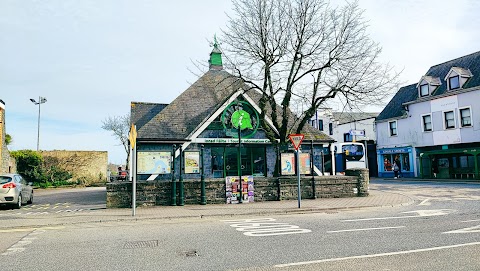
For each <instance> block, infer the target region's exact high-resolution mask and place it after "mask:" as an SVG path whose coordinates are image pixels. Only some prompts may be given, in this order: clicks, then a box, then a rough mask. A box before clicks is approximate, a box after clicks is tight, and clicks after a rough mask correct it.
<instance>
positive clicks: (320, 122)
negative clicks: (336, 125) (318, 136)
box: [318, 120, 323, 131]
mask: <svg viewBox="0 0 480 271" xmlns="http://www.w3.org/2000/svg"><path fill="white" fill-rule="evenodd" d="M318 130H320V131H323V120H318Z"/></svg>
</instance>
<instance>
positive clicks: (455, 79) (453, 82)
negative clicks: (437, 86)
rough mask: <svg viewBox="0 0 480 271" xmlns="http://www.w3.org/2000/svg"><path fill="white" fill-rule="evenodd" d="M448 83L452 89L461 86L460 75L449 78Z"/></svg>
mask: <svg viewBox="0 0 480 271" xmlns="http://www.w3.org/2000/svg"><path fill="white" fill-rule="evenodd" d="M448 84H449V86H450V89H457V88H460V77H459V76H458V75H457V76H452V77H450V78H448Z"/></svg>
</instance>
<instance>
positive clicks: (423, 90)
mask: <svg viewBox="0 0 480 271" xmlns="http://www.w3.org/2000/svg"><path fill="white" fill-rule="evenodd" d="M428 89H429V87H428V84H423V85H421V86H420V97H425V96H428V95H429V94H430V93H429V91H428Z"/></svg>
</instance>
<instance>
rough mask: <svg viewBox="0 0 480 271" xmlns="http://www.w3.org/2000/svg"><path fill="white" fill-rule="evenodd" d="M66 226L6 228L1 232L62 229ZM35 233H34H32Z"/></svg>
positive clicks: (0, 231)
mask: <svg viewBox="0 0 480 271" xmlns="http://www.w3.org/2000/svg"><path fill="white" fill-rule="evenodd" d="M64 228H65V226H51V227H38V228H19V229H6V230H0V233H8V232H25V231H35V230H37V231H41V230H60V229H64ZM32 234H33V233H32Z"/></svg>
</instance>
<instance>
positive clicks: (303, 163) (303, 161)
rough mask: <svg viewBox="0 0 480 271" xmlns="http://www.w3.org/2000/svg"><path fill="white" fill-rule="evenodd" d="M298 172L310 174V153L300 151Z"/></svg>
mask: <svg viewBox="0 0 480 271" xmlns="http://www.w3.org/2000/svg"><path fill="white" fill-rule="evenodd" d="M299 158H300V174H310V154H309V153H300V157H299Z"/></svg>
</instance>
